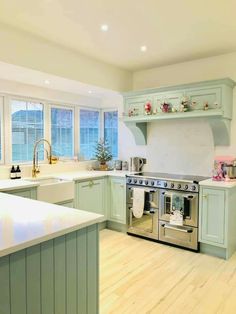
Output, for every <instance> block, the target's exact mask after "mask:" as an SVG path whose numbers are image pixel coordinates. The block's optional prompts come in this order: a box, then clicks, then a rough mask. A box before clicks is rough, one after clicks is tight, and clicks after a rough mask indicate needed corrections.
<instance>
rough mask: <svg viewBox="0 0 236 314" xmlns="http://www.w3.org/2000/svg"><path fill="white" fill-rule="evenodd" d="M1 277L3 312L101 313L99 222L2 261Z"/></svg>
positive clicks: (11, 255) (0, 264) (1, 304)
mask: <svg viewBox="0 0 236 314" xmlns="http://www.w3.org/2000/svg"><path fill="white" fill-rule="evenodd" d="M25 228H27V226H26V227H25ZM0 278H1V280H0V292H1V293H0V313H1V314H53V313H55V314H65V313H67V314H98V313H99V234H98V226H97V224H94V225H91V226H88V227H85V228H82V229H79V230H77V231H73V232H70V233H67V234H65V235H62V236H59V237H56V238H54V239H51V240H48V241H44V242H41V243H39V244H36V245H33V246H30V247H27V248H25V249H22V250H19V251H16V252H14V253H11V254H9V255H5V256H2V257H0Z"/></svg>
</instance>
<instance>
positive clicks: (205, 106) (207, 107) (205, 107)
mask: <svg viewBox="0 0 236 314" xmlns="http://www.w3.org/2000/svg"><path fill="white" fill-rule="evenodd" d="M203 109H204V110H208V109H209V105H208V102H207V101H206V102H205V103H204V105H203Z"/></svg>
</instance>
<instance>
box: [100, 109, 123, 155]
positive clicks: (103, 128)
mask: <svg viewBox="0 0 236 314" xmlns="http://www.w3.org/2000/svg"><path fill="white" fill-rule="evenodd" d="M113 111H117V120H118V121H117V126H118V127H117V156H116V157H114V158H113V157H112V159H118V158H119V110H118V108H116V107H114V108H104V109H102V110H101V114H102V126H101V130H102V137H103V138H104V139H105V117H104V113H105V112H113Z"/></svg>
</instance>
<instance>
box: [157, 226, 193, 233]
mask: <svg viewBox="0 0 236 314" xmlns="http://www.w3.org/2000/svg"><path fill="white" fill-rule="evenodd" d="M161 226H162V227H163V228H166V229H171V230H175V231H180V232H185V233H192V232H193V230H192V229H181V228H178V227H173V226H171V225H168V224H162V225H161Z"/></svg>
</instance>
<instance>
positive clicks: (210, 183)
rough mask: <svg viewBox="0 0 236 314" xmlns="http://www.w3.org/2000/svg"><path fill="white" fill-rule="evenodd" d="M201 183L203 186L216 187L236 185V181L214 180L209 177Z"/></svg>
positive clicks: (228, 187)
mask: <svg viewBox="0 0 236 314" xmlns="http://www.w3.org/2000/svg"><path fill="white" fill-rule="evenodd" d="M199 184H200V185H201V186H209V187H215V188H224V189H231V188H234V187H236V182H235V181H228V182H227V181H213V180H212V179H207V180H203V181H200V182H199Z"/></svg>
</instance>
